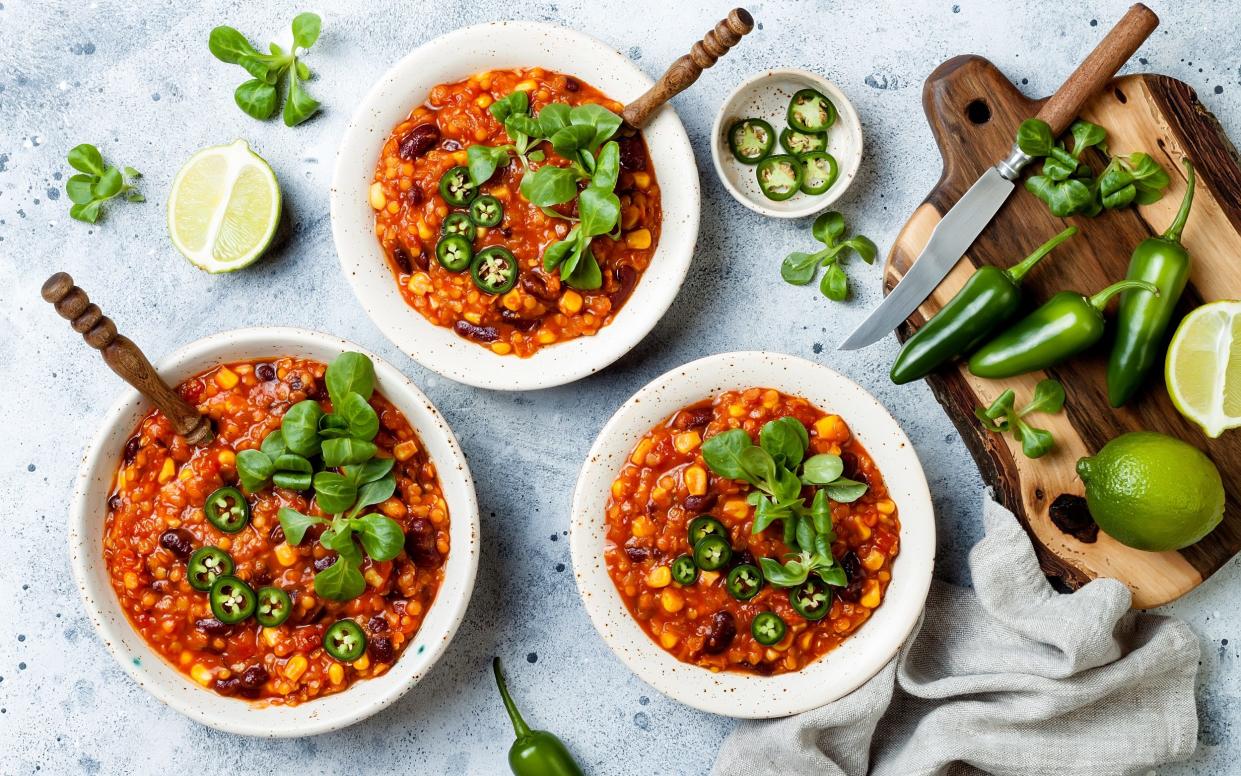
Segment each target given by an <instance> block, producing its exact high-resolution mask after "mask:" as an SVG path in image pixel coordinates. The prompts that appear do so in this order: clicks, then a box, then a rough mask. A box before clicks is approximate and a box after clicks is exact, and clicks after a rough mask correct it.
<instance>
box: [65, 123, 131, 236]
mask: <svg viewBox="0 0 1241 776" xmlns="http://www.w3.org/2000/svg"><path fill="white" fill-rule="evenodd" d="M68 160H69V166H70V167H72V168H73V169H75V170H77V171H78V174H77V175H71V176H70V177H69V180H67V181H65V192H66V193H67V194H68V195H69V201H70V202H72V203H73V206H72V207H70V208H69V216H70V217H71V218H73V219H75V220H78V221H85V222H86V223H88V224H93V223H95V222H96V221H98V220H99V217H100V216H101V215H103V204H104V203H105V202H107V201H108V200H110V199H113V198H115V197H121V198H122V199H124V200H125V201H126V202H145V201H146V198H145V197H143V196H142V195H141V194H140V193H138V191H137V189H135V188H134V181H136V180H137V179H138V178H141V177H142V173H140V172H138V171H137V170H135V169H134V168H132V167H121V168H117V167H113V166H112V165H110V164H105V163H104V161H103V154H101V153H99V149H98V148H96V147H95V146H93V145H91V144H90V143H82V144H81V145H78V146H74V147H73V149H72V150H70V151H69V156H68Z"/></svg>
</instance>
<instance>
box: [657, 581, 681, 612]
mask: <svg viewBox="0 0 1241 776" xmlns="http://www.w3.org/2000/svg"><path fill="white" fill-rule="evenodd" d="M659 605H660V606H662V607H663V608H664V611H665V612H669V613H676V612H679V611H681V609H682V608H684V607H685V596H683V595H681V594H680V593H678V592H677V589H676V588H675V587H665V588H664V592H662V593H660V594H659Z"/></svg>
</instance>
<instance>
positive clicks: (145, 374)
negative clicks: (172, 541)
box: [42, 272, 215, 445]
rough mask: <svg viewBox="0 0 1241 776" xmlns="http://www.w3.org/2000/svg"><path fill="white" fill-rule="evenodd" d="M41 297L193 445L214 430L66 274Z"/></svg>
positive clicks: (205, 439)
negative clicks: (118, 332) (169, 385)
mask: <svg viewBox="0 0 1241 776" xmlns="http://www.w3.org/2000/svg"><path fill="white" fill-rule="evenodd" d="M42 293H43V298H44V299H45V300H46V301H48V302H51V303H52V305H53V306H55V308H56V312H58V313H60V317H61V318H64V319H65V320H67V321H69V322H70V324H71V325H72V326H73V330H74V331H76V332H77V333H78V334H81V335H82V339H84V340H86V344H87V345H90V346H91V347H92V348H95V349H96V350H98V351H99V352H100V353H102V354H103V360H104V361H106V362H108V366H110V367H112V371H113V372H116V373H117V374H118V375H120V376H121V379H123V380H124V381H125V382H127V383H129V384H130V385H132V386H133V387H135V388H137V389H138V391H139V392H140V393H141V394H142V395H143V396H145V397H147V398H148V399H150V400H151V403H152V404H154V405H155V406H156V407H158V408H159V410H160V412H163V413H164V414H165V415H166V416H168V419H169V420H171V421H172V426H173V428H174V429H176V432H177V433H178V434H180V435H181V436H183V437H185V440H186V441H187V442H189V443H190V444H192V445H205V444H207V443H208V442H210V441H211V440H212V439H213V438H214V436H215V433H214V432H213V431H212V430H211V421H210V420H208V419H207V418H206V417H204V416H203V415H202V414H201V413H200V412H199V411H198V410H196V409H194V407H193V406H191V405H190V404H189V403H188V402H186V401H185V400H184V399H182V398H181V397H180V396H179V395H178V394H177V392H176V391H174V390H172V388H170V387H168V384H167V383H165V382H164V381H163V379H161V378H160V376H159V375H158V374H157V373H156V372H155V367H153V366H151V362H150V361H148V360H147V357H146V356H145V355H143V354H142V351H141V350H139V349H138V346H137V345H135V344H134V343H133V342H131V341H130V339H129V338H128V337H125V336H122V335H120V334H117V333H116V324H115V323H113V322H112V319H111V318H109V317H108V316H106V315H104V314H103V311H102V310H100V309H99V305H97V304H92V303H91V300H90V298H89V297H87V296H86V292H85V291H83V290H82V289H80V288H78V287H77V286H75V285H74V284H73V278H71V277H69V275H68V274H67V273H64V272H57V273H56V274H55V275H52V276H51V277H50V278H48V279H47V282H46V283H44V284H43V292H42Z"/></svg>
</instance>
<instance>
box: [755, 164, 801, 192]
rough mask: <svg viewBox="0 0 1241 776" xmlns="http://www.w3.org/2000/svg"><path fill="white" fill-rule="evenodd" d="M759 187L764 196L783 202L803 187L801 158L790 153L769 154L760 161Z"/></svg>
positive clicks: (757, 173) (758, 172)
mask: <svg viewBox="0 0 1241 776" xmlns="http://www.w3.org/2000/svg"><path fill="white" fill-rule="evenodd" d="M755 174H756V175H758V188H759V190H761V191H762V192H763V196H765V197H767V199H770V200H773V201H775V202H783V201H784V200H786V199H788V198H789V197H791V196H793V195H794V194H796V193H797V190H798V189H800V188H801V179H802V165H801V160H799V159H798V158H797V157H796V156H791V155H789V154H777V155H776V156H769V157H767V158H766V159H764V160H763V161H761V162H759V163H758V170H757V171H756V172H755Z"/></svg>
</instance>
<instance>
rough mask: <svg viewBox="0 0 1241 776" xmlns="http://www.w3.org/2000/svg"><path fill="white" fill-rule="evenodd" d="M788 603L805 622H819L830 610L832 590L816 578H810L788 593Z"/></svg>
mask: <svg viewBox="0 0 1241 776" xmlns="http://www.w3.org/2000/svg"><path fill="white" fill-rule="evenodd" d="M789 603H790V604H792V605H793V611H795V612H797V613H798V614H800V615H801V616H802V617H805V618H806V619H807V620H811V621H814V620H821V619H823V618H824V617H826V616H827V613H828V612H830V611H831V610H832V588H831V587H830V586H829V585H828V584H827V583H826V582H824V581H823V580H821V579H819V578H818V577H810V578H809V579H807V580H806V581H805V582H803V583H802V584H801V585H799V586H798V587H796V588H794V589H792V590H790V591H789Z"/></svg>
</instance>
